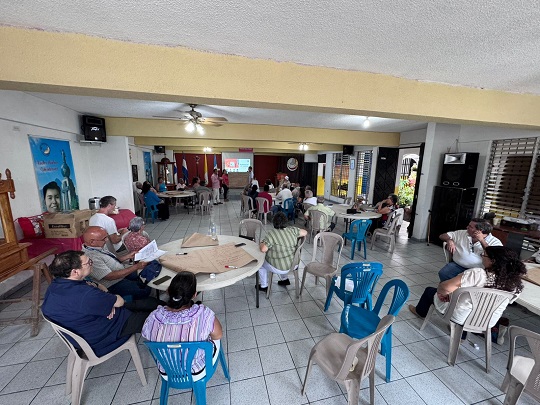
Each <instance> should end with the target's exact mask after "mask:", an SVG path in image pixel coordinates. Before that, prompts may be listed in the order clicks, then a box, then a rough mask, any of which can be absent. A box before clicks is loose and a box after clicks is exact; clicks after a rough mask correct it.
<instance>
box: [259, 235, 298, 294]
mask: <svg viewBox="0 0 540 405" xmlns="http://www.w3.org/2000/svg"><path fill="white" fill-rule="evenodd" d="M305 242H306V237H305V236H301V237H299V238H298V241H297V242H296V250H295V251H294V258H293V261H292V264H291V267H290V268H289V273H290V272H291V271H292V272H293V275H294V288H295V290H296V298H298V297H300V278H299V277H298V266H299V265H300V255H301V254H302V247H303V246H304V243H305ZM273 275H274V273H272V272H271V271H269V272H268V290H267V291H266V298H268V297H270V290H271V289H272V277H273Z"/></svg>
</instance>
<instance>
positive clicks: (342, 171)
mask: <svg viewBox="0 0 540 405" xmlns="http://www.w3.org/2000/svg"><path fill="white" fill-rule="evenodd" d="M348 188H349V155H344V154H343V153H334V168H333V171H332V184H331V187H330V195H332V196H333V197H338V198H346V197H347V190H348Z"/></svg>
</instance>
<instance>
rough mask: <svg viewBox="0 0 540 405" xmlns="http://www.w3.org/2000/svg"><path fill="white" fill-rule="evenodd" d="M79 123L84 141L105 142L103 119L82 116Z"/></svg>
mask: <svg viewBox="0 0 540 405" xmlns="http://www.w3.org/2000/svg"><path fill="white" fill-rule="evenodd" d="M81 123H82V126H81V129H82V133H83V135H84V140H85V141H94V142H107V134H106V132H105V120H104V119H103V118H99V117H92V116H90V115H83V116H82V117H81Z"/></svg>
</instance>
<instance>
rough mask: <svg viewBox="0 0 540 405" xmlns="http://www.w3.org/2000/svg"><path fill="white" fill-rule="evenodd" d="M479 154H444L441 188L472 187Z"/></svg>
mask: <svg viewBox="0 0 540 405" xmlns="http://www.w3.org/2000/svg"><path fill="white" fill-rule="evenodd" d="M479 157H480V154H479V153H470V152H464V153H445V154H444V161H443V167H442V175H441V186H446V187H459V188H470V187H474V180H475V179H476V169H477V168H478V158H479Z"/></svg>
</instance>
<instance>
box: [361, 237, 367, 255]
mask: <svg viewBox="0 0 540 405" xmlns="http://www.w3.org/2000/svg"><path fill="white" fill-rule="evenodd" d="M362 243H363V244H364V259H366V260H367V251H366V243H367V242H366V240H365V239H364V240H363V241H362Z"/></svg>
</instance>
